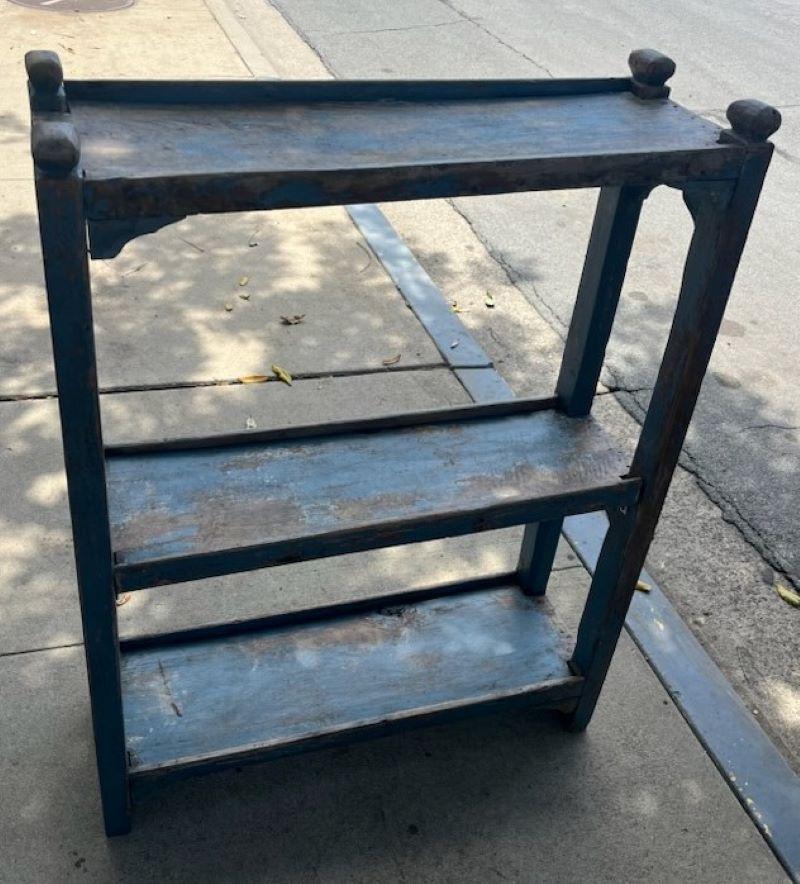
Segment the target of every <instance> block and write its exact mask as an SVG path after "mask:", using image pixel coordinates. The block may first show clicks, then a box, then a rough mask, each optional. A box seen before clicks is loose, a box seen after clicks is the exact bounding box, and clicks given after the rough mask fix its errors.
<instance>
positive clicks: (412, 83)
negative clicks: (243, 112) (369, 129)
mask: <svg viewBox="0 0 800 884" xmlns="http://www.w3.org/2000/svg"><path fill="white" fill-rule="evenodd" d="M66 88H67V91H68V94H69V98H70V101H82V102H89V101H94V102H115V103H117V102H118V103H122V104H133V103H136V104H206V105H215V104H296V103H298V102H311V101H313V102H326V103H329V102H354V101H359V102H374V101H387V100H389V101H412V102H418V101H421V102H426V101H464V100H469V101H471V100H474V99H508V98H559V97H561V96H565V95H596V94H600V93H614V92H628V91H630V79H628V78H627V77H596V78H586V79H562V80H549V79H548V80H529V79H521V80H520V79H502V80H491V79H489V80H67V82H66Z"/></svg>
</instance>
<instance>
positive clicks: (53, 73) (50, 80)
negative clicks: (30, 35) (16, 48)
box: [25, 49, 64, 95]
mask: <svg viewBox="0 0 800 884" xmlns="http://www.w3.org/2000/svg"><path fill="white" fill-rule="evenodd" d="M25 70H26V71H27V72H28V79H29V80H30V82H31V85H32V86H33V88H34V90H35V91H36V92H43V93H45V94H48V95H55V93H56V92H58V90H59V89H60V88H61V85H62V84H63V82H64V71H63V69H62V67H61V59H59V57H58V55H56V53H55V52H51V51H50V50H49V49H32V50H31V51H30V52H26V53H25Z"/></svg>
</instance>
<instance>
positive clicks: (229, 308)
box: [225, 301, 233, 313]
mask: <svg viewBox="0 0 800 884" xmlns="http://www.w3.org/2000/svg"><path fill="white" fill-rule="evenodd" d="M225 309H226V310H227V312H228V313H230V312H231V310H233V304H231V302H230V301H226V302H225Z"/></svg>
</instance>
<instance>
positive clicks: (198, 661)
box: [26, 50, 780, 835]
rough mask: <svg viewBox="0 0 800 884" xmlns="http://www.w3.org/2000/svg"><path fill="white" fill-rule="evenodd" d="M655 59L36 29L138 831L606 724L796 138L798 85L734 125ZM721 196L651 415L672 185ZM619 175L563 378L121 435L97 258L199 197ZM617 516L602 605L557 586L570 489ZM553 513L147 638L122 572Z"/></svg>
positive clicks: (295, 555) (116, 750) (77, 394)
mask: <svg viewBox="0 0 800 884" xmlns="http://www.w3.org/2000/svg"><path fill="white" fill-rule="evenodd" d="M629 64H630V70H631V76H626V77H618V78H607V79H579V80H546V81H537V80H495V81H426V80H420V81H386V82H372V81H364V82H348V81H326V82H313V81H307V82H306V81H304V82H259V81H246V82H232V81H217V82H170V81H163V82H161V81H158V82H156V81H143V82H138V81H109V80H100V81H76V80H72V81H70V80H67V81H64V79H63V75H62V69H61V64H60V62H59V60H58V57H57V56H56V55H55V54H54V53H51V52H46V51H34V52H30V53H28V55H27V56H26V66H27V71H28V78H29V91H30V104H31V111H32V133H31V135H32V153H33V161H34V166H35V176H36V192H37V199H38V208H39V223H40V229H41V241H42V255H43V259H44V269H45V279H46V286H47V297H48V303H49V311H50V323H51V331H52V339H53V353H54V359H55V370H56V379H57V384H58V395H59V407H60V414H61V426H62V432H63V447H64V460H65V465H66V474H67V480H68V493H69V503H70V510H71V518H72V529H73V539H74V550H75V563H76V567H77V580H78V591H79V596H80V603H81V612H82V618H83V630H84V643H85V652H86V664H87V670H88V677H89V687H90V696H91V708H92V719H93V726H94V738H95V745H96V753H97V763H98V770H99V779H100V791H101V796H102V806H103V813H104V819H105V827H106V831H107V833H108V834H109V835H115V834H122V833H125V832H127V831H128V830H129V829H130V825H131V809H130V808H131V796H132V795H133V796H135V795H136V794H137V793H138V792H139V791H140V790H145V789H147V788H149V787H150V786H151V785H152V784H154V783H155V782H157V781H160V780H169V779H171V778H178V777H183V776H186V775H189V774H192V773H199V772H203V771H210V770H216V769H219V768H222V767H224V766H226V765H240V764H242V763H244V762H245V761H252V760H258V759H264V758H268V757H276V756H281V755H286V754H289V753H295V752H300V751H304V750H309V749H314V748H318V747H324V746H330V745H333V744H336V743H339V742H342V741H347V740H356V739H361V738H365V737H369V736H374V735H379V734H384V733H387V732H389V731H394V730H398V729H401V728H404V727H409V726H415V725H419V724H422V723H425V722H432V721H439V720H442V719H446V718H453V717H458V716H464V715H468V714H472V713H475V712H479V711H487V710H496V709H501V708H508V707H513V706H517V705H524V706H526V707H541V708H550V709H557V710H559V711H560V712H561V713H562V714H563V715H564V718H565V721H566V723H567V725H568V726H569V727H570V728H571V729H573V730H581V729H583V728H585V727H586V725H587V723H588V722H589V719H590V718H591V715H592V711H593V709H594V707H595V703H596V702H597V699H598V695H599V692H600V690H601V687H602V684H603V681H604V679H605V677H606V673H607V671H608V667H609V663H610V661H611V657H612V654H613V652H614V648H615V646H616V643H617V640H618V637H619V634H620V630H621V628H622V626H623V622H624V619H625V614H626V611H627V609H628V605H629V603H630V600H631V597H632V594H633V592H634V588H635V586H636V582H637V579H638V576H639V572H640V569H641V568H642V565H643V563H644V559H645V555H646V553H647V549H648V546H649V544H650V541H651V538H652V537H653V532H654V530H655V527H656V523H657V520H658V517H659V513H660V511H661V507H662V504H663V502H664V498H665V495H666V493H667V489H668V486H669V483H670V479H671V477H672V473H673V470H674V469H675V466H676V463H677V460H678V455H679V453H680V450H681V446H682V444H683V441H684V437H685V434H686V431H687V427H688V424H689V420H690V418H691V415H692V411H693V408H694V406H695V402H696V399H697V396H698V392H699V390H700V385H701V382H702V379H703V375H704V372H705V370H706V367H707V364H708V360H709V357H710V355H711V351H712V348H713V346H714V341H715V338H716V335H717V332H718V330H719V326H720V322H721V320H722V315H723V311H724V309H725V304H726V301H727V298H728V294H729V292H730V289H731V285H732V283H733V278H734V274H735V272H736V268H737V264H738V262H739V257H740V255H741V252H742V248H743V247H744V244H745V240H746V237H747V232H748V228H749V225H750V222H751V218H752V215H753V212H754V209H755V206H756V202H757V200H758V196H759V193H760V190H761V186H762V181H763V179H764V175H765V173H766V171H767V167H768V165H769V161H770V156H771V154H772V146H771V144H770V143H769V142H768V141H767V138H768V137H769V135H771V134H772V133H773V132H774V131H775V130H776V129H777V128H778V126H779V124H780V115H779V114H778V112H777V111H776V110H774V109H773V108H771V107H769V106H767V105H764V104H762V103H760V102H757V101H749V100H748V101H737V102H735V103H734V104H732V105H731V106H730V107H729V109H728V113H727V117H728V120H729V122H730V127H729V128H727V129H722V128H719V127H717V126H716V125H714V124H712V123H710V122H708V121H706V120H703V119H701V118H699V117H697V116H695V115H694V114H692V113H690V112H688V111H687V110H685V109H683V108H681V107H680V106H678V105H676V104H674V103H673V102H671V101H670V100H669V99H668V94H669V88H668V87H667V86H666V85H665V84H666V81H667V80H668V78H669V77H670V76H671V75H672V74H673V72H674V69H675V66H674V64H673V62H672V61H671V60H670V59H668V58H666V57H665V56H663V55H661V54H659V53H657V52H655V51H653V50H639V51H636V52H634V53H632V54H631V56H630V59H629ZM659 185H667V186H670V187H674V188H678V189H680V190H681V191H682V192H683V197H684V200H685V202H686V205H687V207H688V210H689V212H690V213H691V217H692V219H693V222H694V232H693V236H692V239H691V244H690V246H689V252H688V256H687V259H686V266H685V270H684V275H683V281H682V285H681V289H680V294H679V296H678V299H677V303H676V308H675V317H674V321H673V324H672V328H671V331H670V334H669V339H668V342H667V344H666V349H665V351H664V355H663V361H662V364H661V367H660V371H659V373H658V377H657V381H656V384H655V387H654V390H653V393H652V398H651V402H650V407H649V410H648V413H647V416H646V418H645V420H644V424H643V427H642V430H641V436H640V438H639V441H638V443H637V445H636V446H635V449H634V450H632V451H627V452H625V451H617V450H616V449H615V447H614V445H613V444H612V442H611V441H610V440H609V439H608V438H607V436H606V435H605V433H604V432H603V430H602V429H601V427H600V426H598V425H597V423H596V422H595V421H594V420H593V419H592V418H591V416H590V409H591V405H592V400H593V397H594V394H595V390H596V386H597V382H598V378H599V375H600V370H601V365H602V362H603V358H604V353H605V349H606V345H607V342H608V338H609V334H610V332H611V327H612V322H613V319H614V314H615V310H616V306H617V303H618V299H619V296H620V290H621V287H622V283H623V279H624V275H625V268H626V264H627V261H628V257H629V254H630V251H631V246H632V242H633V238H634V234H635V231H636V226H637V222H638V219H639V214H640V211H641V208H642V203H643V201H644V200H645V199H646V198H647V196H648V194H649V193H650V192H651V190H652V189H653V188H654V187H657V186H659ZM576 187H583V188H598V189H599V197H598V202H597V209H596V215H595V219H594V225H593V228H592V232H591V237H590V240H589V244H588V250H587V254H586V259H585V263H584V267H583V274H582V277H581V280H580V285H579V288H578V292H577V297H576V302H575V308H574V313H573V316H572V321H571V324H570V327H569V332H568V335H567V339H566V344H565V348H564V355H563V361H562V364H561V370H560V374H559V376H558V382H557V384H556V389H555V391H554V394H553V395H552V396H550V397H547V398H538V399H521V400H513V401H505V402H498V403H492V404H487V405H469V406H465V407H458V408H448V409H442V410H437V411H428V412H424V413H411V414H408V413H404V414H394V415H388V416H385V417H379V418H375V419H371V420H357V421H348V420H345V421H342V422H337V423H329V424H315V425H311V426H306V427H300V428H293V429H272V430H266V431H262V430H256V431H249V432H243V433H233V434H230V435H224V436H216V437H210V438H197V437H194V438H184V439H169V440H152V441H148V440H143V441H141V442H138V443H136V444H128V445H107V444H104V441H103V435H102V431H101V423H100V407H99V400H98V386H97V371H96V361H95V346H94V334H93V326H92V308H91V289H90V271H89V267H90V260H91V259H108V258H113V257H114V256H115V255H116V254H118V252H119V251H120V249H121V248H122V247H123V246H124V244H125V243H126V242H128V241H129V240H131V239H132V238H134V237H137V236H139V235H141V234H144V233H148V232H152V231H154V230H157V229H158V228H160V227H163V226H164V225H167V224H170V223H172V222H174V221H176V220H178V219H180V218H183V217H185V216H189V215H193V214H197V213H224V212H239V211H252V210H270V209H281V208H288V207H304V206H328V205H340V204H351V203H369V202H379V201H387V200H411V199H415V200H416V199H432V198H442V197H454V196H469V195H475V194H498V193H506V192H513V191H534V190H552V189H558V188H576ZM598 510H605V511H606V513H607V514H608V518H609V529H608V533H607V536H606V539H605V542H604V545H603V548H602V553H601V555H600V558H599V561H598V563H597V568H596V571H595V574H594V577H593V579H592V583H591V588H590V591H589V594H588V599H587V602H586V606H585V610H584V612H583V616H582V619H581V621H580V626H579V628H578V630H577V634H576V635H575V636H566V635H564V634H563V633H562V631H561V630H560V629H559V627H558V626H557V625H556V623H555V622H554V619H553V616H552V612H551V609H550V606H549V603H548V601H547V599H546V596H545V588H546V585H547V579H548V575H549V573H550V570H551V567H552V564H553V557H554V555H555V548H556V544H557V542H558V537H559V531H560V527H561V522H562V519H563V518H564V517H565V516H567V515H570V514H576V513H584V512H589V511H598ZM512 525H525V526H526V527H525V533H524V539H523V541H522V548H521V551H520V558H519V565H518V567H517V569H516V570H515V571H514V572H513V573H510V574H504V575H500V576H497V577H491V578H478V579H475V580H472V581H468V582H462V583H460V584H458V585H445V586H432V587H430V588H428V589H425V590H419V591H413V592H408V591H406V592H403V591H398V592H397V593H396V594H393V595H390V596H384V597H382V598H378V599H369V600H362V601H356V602H349V603H343V604H335V605H329V606H326V607H318V608H314V609H311V610H306V611H302V612H292V613H287V614H282V615H278V616H270V617H262V618H260V619H256V620H251V621H249V622H246V623H244V622H235V623H230V622H220V623H217V624H211V625H208V626H204V627H201V628H195V629H187V630H182V631H178V632H175V631H173V632H169V633H164V634H159V635H145V636H140V637H137V638H132V639H127V640H120V639H119V637H118V634H117V609H116V604H115V603H116V598H117V595H118V593H121V592H130V591H135V590H144V589H151V591H161V590H158V589H157V587H163V586H166V585H167V584H172V583H179V582H183V581H191V580H197V579H201V578H207V577H212V576H216V575H222V574H230V573H233V572H244V571H249V570H252V569H257V568H266V567H270V566H277V565H282V564H286V563H290V562H299V561H302V560H306V559H313V558H319V557H325V556H335V555H341V554H344V553H351V552H355V551H361V550H369V549H375V548H378V547H386V546H394V545H398V544H405V543H413V542H418V541H423V540H430V539H432V538H443V537H449V536H455V535H464V534H469V533H472V532H479V531H486V530H490V529H495V528H504V527H508V526H512Z"/></svg>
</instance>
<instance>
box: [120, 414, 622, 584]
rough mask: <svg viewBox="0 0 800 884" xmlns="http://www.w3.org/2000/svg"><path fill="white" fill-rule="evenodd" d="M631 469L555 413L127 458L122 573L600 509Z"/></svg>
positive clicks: (325, 551) (314, 553) (322, 550)
mask: <svg viewBox="0 0 800 884" xmlns="http://www.w3.org/2000/svg"><path fill="white" fill-rule="evenodd" d="M498 407H500V405H499V404H498V405H497V406H495V408H498ZM626 469H627V461H626V460H625V459H624V458H623V457H621V456H620V455H619V454H618V453H617V452H616V451H615V450H614V448H613V446H611V445H610V444H609V442H608V440H607V438H606V437H605V434H604V433H602V431H601V430H600V429H599V427H597V426H596V425H595V424H594V423H593V422H592V421H591V420H586V421H576V420H572V419H570V418H566V417H564V416H562V415H560V414H558V413H556V412H551V411H538V412H532V413H530V414H522V415H510V416H506V417H500V418H480V419H476V420H466V419H461V420H458V421H456V422H451V423H436V424H423V425H422V426H420V427H406V428H401V429H397V430H393V431H386V430H384V431H383V432H360V433H359V432H356V433H345V434H338V435H333V436H330V437H325V436H322V437H311V438H309V439H303V438H300V439H291V440H288V441H276V442H272V443H269V442H262V443H258V444H252V443H249V444H242V445H239V446H225V447H223V448H208V449H195V450H187V451H180V450H171V451H164V452H150V453H145V454H132V455H128V456H115V457H112V458H109V460H108V462H107V473H108V476H107V481H108V489H109V504H110V514H111V524H112V533H113V538H114V550H115V558H116V568H115V573H116V577H117V582H118V586H119V588H120V589H134V588H141V587H144V586H147V585H155V584H162V583H168V582H176V581H180V580H191V579H197V578H199V577H206V576H211V575H214V574H224V573H231V572H234V571H241V570H249V569H253V568H257V567H266V566H268V565H275V564H285V563H287V562H291V561H299V560H302V559H310V558H319V557H322V556H327V555H340V554H343V553H347V552H354V551H359V550H366V549H374V548H376V547H381V546H394V545H398V544H402V543H411V542H415V541H421V540H429V539H433V538H435V537H442V536H455V535H458V534H465V533H471V532H474V531H483V530H490V529H492V528H500V527H508V526H510V525H514V524H519V523H520V522H525V521H532V520H537V521H538V520H539V519H540V518H549V517H558V516H561V515H565V514H567V513H570V512H576V511H590V510H594V509H598V508H602V507H605V506H609V505H612V506H613V505H616V504H619V503H621V502H623V501H628V502H630V501H632V500H633V499H635V497H636V494H637V488H636V483H634V485H633V486H631V485H630V484H629V483H628V482H625V481H622V480H620V478H619V477H620V475H621V474H622V473H624V472H625V471H626Z"/></svg>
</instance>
